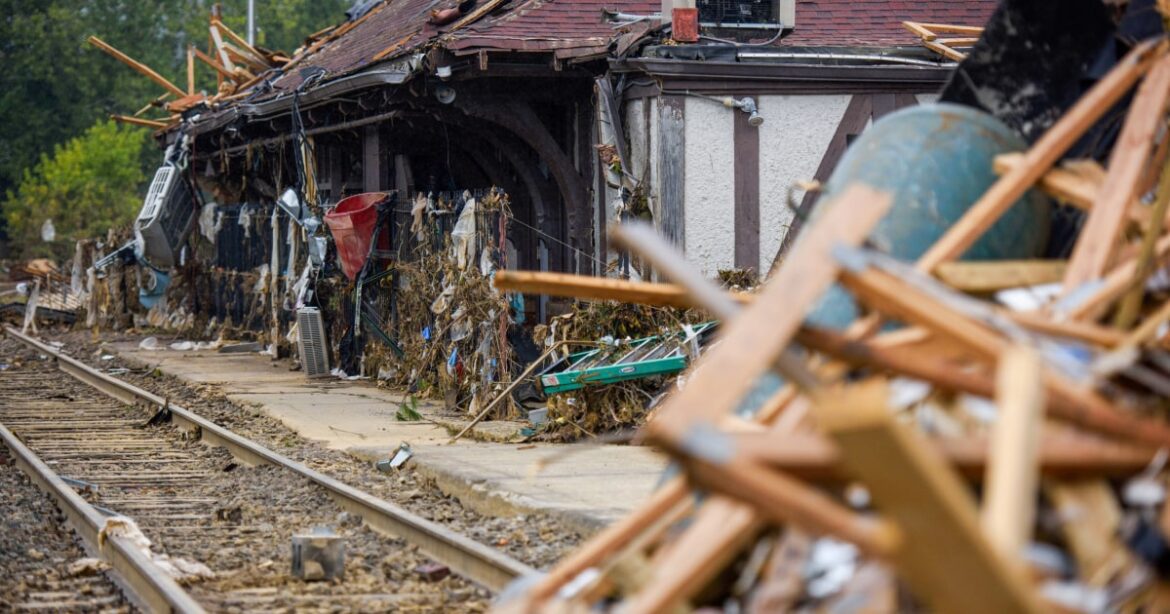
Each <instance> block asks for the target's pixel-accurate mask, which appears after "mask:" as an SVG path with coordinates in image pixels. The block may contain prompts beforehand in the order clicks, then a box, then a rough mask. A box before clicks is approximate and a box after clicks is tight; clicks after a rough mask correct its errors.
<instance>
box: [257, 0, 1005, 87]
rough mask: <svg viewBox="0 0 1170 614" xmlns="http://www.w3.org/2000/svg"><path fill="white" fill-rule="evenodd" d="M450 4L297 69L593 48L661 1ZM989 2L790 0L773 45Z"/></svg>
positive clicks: (853, 33)
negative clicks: (436, 50)
mask: <svg viewBox="0 0 1170 614" xmlns="http://www.w3.org/2000/svg"><path fill="white" fill-rule="evenodd" d="M480 1H481V2H485V1H486V0H480ZM454 3H455V2H454V1H453V0H388V2H386V3H384V4H381V5H379V6H378V7H376V8H375V9H373V11H372V12H371V13H370V14H369V15H367V16H366V17H365V19H363V20H362V21H361V22H360V23H358V24H357V25H356V26H354V27H351V28H350V29H349V30H348V31H347V32H346V33H345V34H343V35H341V36H339V37H338V38H336V39H335V40H332V41H330V42H328V43H326V44H324V45H322V46H321V47H320V48H319V49H317V50H316V51H314V52H313V53H312V55H310V56H309V57H307V58H305V60H304V61H303V62H302V63H301V64H300V65H299V67H298V68H304V67H310V66H315V67H320V68H324V69H325V70H326V78H327V79H330V78H335V77H338V76H341V75H345V74H348V73H351V72H354V71H356V70H359V69H361V68H364V67H366V66H369V65H371V64H375V63H377V62H378V61H380V60H382V59H390V58H393V57H396V56H400V55H402V54H403V53H405V52H408V51H413V50H417V49H420V48H422V47H424V46H425V45H427V44H432V43H433V44H439V45H441V46H443V47H445V48H447V49H449V50H451V51H454V52H456V53H470V52H474V51H476V50H480V49H489V50H498V51H544V52H549V51H555V52H556V53H557V55H558V56H561V57H575V56H587V55H600V54H602V53H604V52H605V50H606V48H607V46H608V44H609V42H610V40H611V39H612V38H613V37H614V36H615V35H616V34H617V32H616V31H615V30H614V28H613V26H612V24H609V23H605V22H604V21H603V20H602V16H601V12H602V9H608V10H615V11H622V12H625V13H632V14H642V15H646V14H651V13H656V12H658V11H659V9H660V7H661V2H660V0H511V2H510V3H507V4H504V5H503V6H501V7H500V8H498V9H496V10H495V11H493V12H492V13H491V14H489V15H487V16H486V17H484V18H482V19H480V20H479V21H478V22H476V23H473V24H470V25H468V26H466V27H464V28H462V29H460V30H459V31H458V32H455V33H453V34H450V33H448V32H447V31H448V30H449V29H450V28H451V26H443V27H439V28H436V27H435V26H433V25H431V24H429V23H428V22H427V20H428V18H429V16H430V11H431V9H433V8H445V7H448V6H452V5H454ZM995 5H996V3H995V1H994V0H929V1H923V2H913V1H909V0H797V3H796V28H795V30H794V31H792V32H790V33H788V34H787V35H786V36H785V37H784V38H783V39H782V40H781V41H779V42H778V43H777V45H780V46H834V45H847V46H873V47H886V46H894V45H915V44H917V43H918V39H917V38H915V37H914V36H913V35H911V34H910V33H908V32H906V31H905V30H904V29H903V28H902V26H901V22H902V21H903V20H914V21H920V22H928V23H949V24H958V25H982V24H983V23H984V22H985V21H986V20H987V18H988V17H989V16H990V15H991V13H992V11H993V10H994V9H995ZM300 81H301V79H300V76H299V75H298V74H297V71H296V70H294V71H292V72H291V73H290V74H287V75H284V76H283V77H281V78H280V79H278V80H277V81H276V82H275V87H276V89H277V90H282V91H290V90H292V89H293V88H295V87H296V85H297V84H299V83H300Z"/></svg>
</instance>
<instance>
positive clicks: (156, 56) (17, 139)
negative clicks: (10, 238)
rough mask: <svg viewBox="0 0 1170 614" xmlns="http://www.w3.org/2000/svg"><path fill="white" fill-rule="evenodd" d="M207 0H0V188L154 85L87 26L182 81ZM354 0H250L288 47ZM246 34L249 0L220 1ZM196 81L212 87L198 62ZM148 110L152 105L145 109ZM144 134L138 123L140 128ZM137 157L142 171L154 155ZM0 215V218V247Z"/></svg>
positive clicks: (337, 18) (279, 44)
mask: <svg viewBox="0 0 1170 614" xmlns="http://www.w3.org/2000/svg"><path fill="white" fill-rule="evenodd" d="M212 4H214V2H213V1H212V0H155V1H154V2H142V1H141V0H0V65H2V66H3V70H0V196H3V195H4V194H6V193H7V192H8V191H10V190H13V189H15V188H16V186H17V184H18V183H20V182H21V181H22V178H23V177H24V176H25V173H26V171H27V169H29V168H31V167H33V166H34V165H36V164H37V161H38V160H39V159H40V157H41V156H42V154H45V153H48V152H52V151H53V148H54V146H56V145H58V144H60V143H64V142H65V141H66V140H68V139H69V138H71V137H74V136H77V135H79V134H81V133H82V132H83V131H85V129H86V128H87V127H89V126H91V125H93V123H94V122H96V121H98V120H102V119H104V118H106V117H108V116H109V115H110V114H112V113H124V114H129V113H133V112H135V111H136V110H138V109H139V108H141V107H142V106H143V105H145V104H146V103H147V102H149V101H151V100H152V99H154V98H156V97H158V96H159V95H160V94H162V93H163V92H162V89H161V88H159V87H158V86H157V85H155V84H154V83H152V82H150V81H148V80H147V79H146V78H144V77H142V76H141V75H139V74H138V73H136V72H134V71H132V70H131V69H129V68H127V67H126V66H123V65H122V64H120V63H118V62H117V60H114V59H113V58H110V57H108V56H106V55H105V54H104V53H102V52H101V51H98V50H97V49H94V48H92V47H90V46H89V45H87V44H86V42H85V40H86V38H87V37H88V36H89V35H91V34H93V35H97V36H98V37H100V38H102V39H103V40H105V41H106V42H108V43H110V44H112V45H114V46H115V47H117V48H118V49H120V50H122V51H123V52H125V53H127V54H128V55H130V56H131V57H133V58H135V59H137V60H139V61H141V62H143V63H145V64H147V65H149V66H151V67H152V68H154V69H155V70H157V71H158V72H159V73H160V74H162V75H163V76H165V77H167V78H168V79H170V80H171V81H172V82H174V83H175V84H177V85H179V87H186V49H187V45H188V44H194V45H197V46H199V47H200V48H203V49H206V47H207V41H208V30H207V26H208V16H209V14H210V11H211V6H212ZM351 4H352V0H256V14H257V19H256V23H257V43H258V44H260V45H263V46H266V47H270V48H273V49H280V50H283V51H287V52H290V53H291V52H292V51H293V50H294V49H296V47H298V46H299V45H300V44H301V41H302V40H303V39H304V37H305V36H307V35H309V34H311V33H312V32H315V31H317V30H320V29H321V28H323V27H326V26H328V25H330V24H333V23H339V22H341V21H343V20H344V19H345V10H346V9H347V8H348V7H349V6H350V5H351ZM222 11H223V18H224V21H225V22H226V23H227V24H228V25H229V27H231V28H232V29H233V30H236V31H237V32H239V33H240V34H241V35H243V34H244V30H245V29H246V28H245V22H246V20H247V0H228V1H225V2H222ZM197 70H198V74H199V79H198V82H197V85H198V86H199V87H200V88H203V89H206V90H207V91H208V92H214V89H215V75H214V74H213V73H212V72H211V70H210V69H209V68H207V67H206V66H202V65H200V66H199V68H198V69H197ZM147 115H148V116H152V115H153V116H156V117H157V116H158V115H161V113H159V114H152V113H147ZM142 134H145V131H143V132H142ZM161 157H162V156H161V152H159V151H158V150H157V149H156V150H154V151H152V152H149V153H148V154H147V155H144V156H143V160H144V161H143V163H142V172H143V174H146V173H149V172H150V171H151V170H152V169H153V168H154V167H155V166H157V165H158V164H159V162H160V161H161ZM4 228H5V220H4V219H2V218H0V254H2V253H3V251H4V250H3V237H4V234H5V231H4Z"/></svg>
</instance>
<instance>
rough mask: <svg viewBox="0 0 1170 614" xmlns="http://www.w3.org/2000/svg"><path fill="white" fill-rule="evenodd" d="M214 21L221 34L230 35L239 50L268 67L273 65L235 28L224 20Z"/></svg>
mask: <svg viewBox="0 0 1170 614" xmlns="http://www.w3.org/2000/svg"><path fill="white" fill-rule="evenodd" d="M212 23H213V24H214V25H215V27H216V28H217V29H218V30H219V32H220V34H222V35H223V36H226V37H228V38H229V39H231V41H232V42H233V43H235V44H236V46H237V47H238V50H239V51H241V52H242V53H244V54H247V55H249V56H251V58H252V59H254V60H256V61H257V62H259V63H260V64H262V65H264V66H265V67H266V68H267V67H271V65H270V64H269V62H268V58H266V57H265V56H264V54H263V53H261V52H260V50H259V49H256V48H255V47H253V46H252V44H251V43H249V42H248V41H247V40H246V39H245V38H244V37H242V36H240V35H239V34H236V33H235V31H234V30H232V29H231V28H229V27H228V26H227V24H225V23H224V22H222V21H220V20H218V19H214V20H212Z"/></svg>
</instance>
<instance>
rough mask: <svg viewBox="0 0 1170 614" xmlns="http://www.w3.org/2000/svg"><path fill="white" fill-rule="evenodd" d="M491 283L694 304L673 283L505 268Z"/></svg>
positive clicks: (741, 296)
mask: <svg viewBox="0 0 1170 614" xmlns="http://www.w3.org/2000/svg"><path fill="white" fill-rule="evenodd" d="M493 283H494V284H495V287H496V288H498V289H500V290H507V291H509V292H525V293H529V294H545V295H549V296H565V297H571V298H577V299H585V300H589V299H593V300H603V301H621V302H624V303H639V304H644V305H662V306H670V307H683V308H687V307H693V306H695V305H694V301H692V300H691V299H690V298H689V297H688V296H687V293H686V290H685V289H684V288H683V287H682V286H678V285H674V284H662V283H651V282H638V281H625V280H621V279H611V278H608V277H591V276H587V275H571V274H566V273H546V272H542V271H510V270H505V269H501V270H499V271H496V274H495V277H494V279H493ZM731 296H732V298H734V299H735V300H736V301H738V302H740V303H747V302H749V301H750V300H751V295H749V294H746V293H743V292H736V293H731Z"/></svg>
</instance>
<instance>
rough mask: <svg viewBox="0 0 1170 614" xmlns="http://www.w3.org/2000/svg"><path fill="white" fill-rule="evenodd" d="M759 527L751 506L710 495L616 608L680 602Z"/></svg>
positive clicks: (659, 608) (646, 609)
mask: <svg viewBox="0 0 1170 614" xmlns="http://www.w3.org/2000/svg"><path fill="white" fill-rule="evenodd" d="M764 527H765V524H764V522H763V520H762V517H761V514H759V513H758V512H757V511H756V510H754V509H752V507H751V506H749V505H745V504H743V503H741V502H739V501H735V500H734V499H729V498H727V497H724V496H719V495H714V496H711V497H710V498H708V499H707V500H706V501H704V502H703V504H702V506H701V507H700V508H699V509H698V511H697V512H696V514H695V516H694V518H693V519H692V521H691V524H690V526H688V527H687V529H686V531H684V532H683V534H682V535H681V536H679V537H678V538H677V539H675V540H674V541H673V543H672V545H671V552H670V553H669V554H668V555H667V558H666V559H665V560H661V561H659V562H658V564H657V565H656V566H655V569H654V575H653V576H652V577H650V578H649V581H648V582H647V583H646V585H645V586H643V587H642V589H641V590H639V591H638V592H636V593H634V594H633V595H631V596H630V598H629V599H627V600H626V601H625V603H624V604H623V608H622V611H623V612H627V613H628V614H654V613H656V612H669V611H672V610H673V609H675V608H678V607H679V606H681V605H683V604H685V603H686V602H687V601H689V600H690V599H691V598H692V597H694V596H695V595H696V594H698V593H699V591H701V590H703V589H704V588H705V587H706V586H707V584H709V583H710V582H711V580H712V579H714V578H715V577H716V576H718V574H719V572H721V571H722V570H723V569H724V568H725V567H726V566H727V565H728V564H730V563H731V562H732V560H733V559H735V558H736V557H737V556H739V554H740V552H742V551H743V550H744V549H745V548H747V547H748V546H749V545H751V544H752V543H754V542H755V540H756V539H757V538H758V537H759V535H760V531H762V530H763V529H764Z"/></svg>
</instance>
